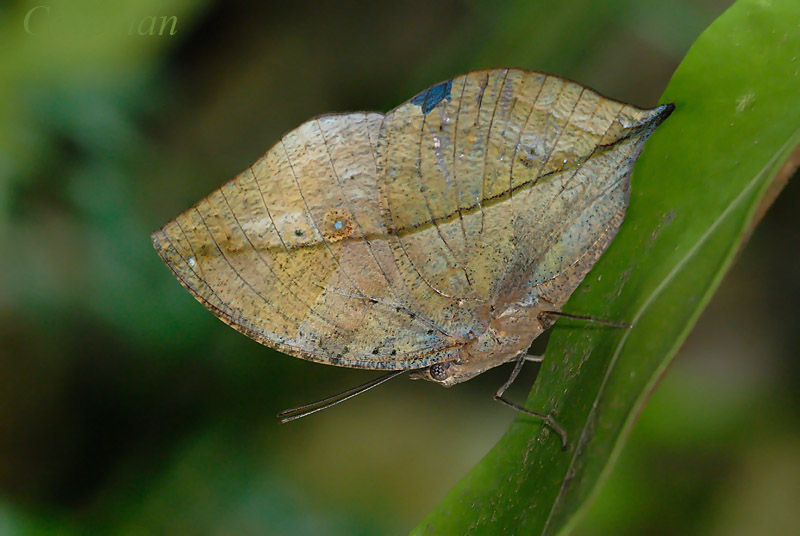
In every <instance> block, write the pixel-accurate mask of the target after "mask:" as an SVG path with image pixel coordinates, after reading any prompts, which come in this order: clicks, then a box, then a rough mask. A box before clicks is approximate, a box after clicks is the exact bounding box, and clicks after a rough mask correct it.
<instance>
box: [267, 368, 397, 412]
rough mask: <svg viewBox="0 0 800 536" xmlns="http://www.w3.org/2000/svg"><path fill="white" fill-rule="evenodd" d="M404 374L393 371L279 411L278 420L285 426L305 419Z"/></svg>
mask: <svg viewBox="0 0 800 536" xmlns="http://www.w3.org/2000/svg"><path fill="white" fill-rule="evenodd" d="M405 372H406V371H405V370H393V371H391V372H389V373H387V374H384V375H383V376H378V377H377V378H375V379H372V380H370V381H368V382H367V383H365V384H362V385H359V386H357V387H353V388H352V389H348V390H347V391H342V392H341V393H337V394H335V395H333V396H329V397H328V398H323V399H322V400H317V401H316V402H312V403H310V404H306V405H304V406H299V407H296V408H292V409H287V410H284V411H281V412H280V413H278V418H279V419H280V420H281V421H280V422H281V424H286V423H287V422H291V421H296V420H297V419H300V418H302V417H306V416H308V415H311V414H312V413H316V412H318V411H322V410H323V409H328V408H330V407H332V406H335V405H336V404H338V403H339V402H344V401H345V400H348V399H350V398H353V397H354V396H356V395H360V394H361V393H364V392H366V391H369V390H370V389H372V388H373V387H377V386H379V385H380V384H382V383H384V382H387V381H389V380H391V379H392V378H394V377H396V376H399V375H401V374H403V373H405Z"/></svg>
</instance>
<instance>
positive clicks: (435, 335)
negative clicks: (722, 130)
mask: <svg viewBox="0 0 800 536" xmlns="http://www.w3.org/2000/svg"><path fill="white" fill-rule="evenodd" d="M657 114H658V110H655V111H642V110H638V109H636V108H633V107H631V106H627V105H624V104H622V103H618V102H615V101H611V100H608V99H605V98H603V97H601V96H600V95H598V94H596V93H594V92H593V91H591V90H588V89H585V88H583V87H581V86H579V85H577V84H574V83H572V82H567V81H565V80H562V79H560V78H557V77H552V76H548V75H543V74H539V73H530V72H525V71H520V70H492V71H479V72H474V73H469V74H467V75H464V76H460V77H457V78H455V79H453V80H451V81H448V82H445V83H442V84H437V85H436V86H433V87H431V88H429V89H428V90H426V91H424V92H422V93H420V94H419V95H417V96H416V97H414V98H412V99H411V100H410V101H408V102H407V103H405V104H403V105H401V106H399V107H398V108H396V109H395V110H393V111H391V112H389V113H387V114H386V115H385V116H384V115H382V114H365V113H359V114H343V115H330V116H324V117H320V118H318V119H315V120H312V121H309V122H307V123H305V124H303V125H301V126H300V127H298V128H297V129H296V130H294V131H292V132H290V133H289V134H287V135H286V136H285V137H284V138H283V139H282V140H281V141H280V142H279V143H278V144H276V145H275V146H274V147H272V148H271V149H270V150H269V151H268V152H267V153H266V155H264V157H262V158H261V159H260V160H259V161H258V162H256V163H255V164H254V165H253V166H251V167H250V168H249V169H247V170H246V171H245V172H243V173H241V174H240V175H239V176H237V177H236V178H235V179H233V180H232V181H230V182H228V183H227V184H225V185H224V186H223V187H222V188H220V189H219V190H217V191H216V192H213V193H212V194H210V195H209V196H208V197H207V198H205V199H203V200H202V201H200V202H199V203H198V204H197V205H195V207H193V208H191V209H189V210H188V211H186V212H185V213H183V214H181V215H180V216H178V217H177V218H176V219H175V220H173V221H171V222H169V223H168V224H167V225H166V226H164V228H162V229H161V230H159V231H156V233H154V234H153V243H154V244H155V247H156V249H157V250H158V252H159V254H160V255H161V256H162V257H163V258H164V260H165V262H166V263H167V264H168V265H169V266H170V268H171V269H172V270H173V272H175V274H176V275H177V276H178V278H179V279H180V280H181V281H182V282H183V284H184V285H185V286H186V287H187V288H189V290H191V291H192V293H193V294H194V295H195V296H196V297H197V298H198V299H199V300H200V301H202V302H203V303H204V304H206V305H207V306H208V307H209V308H210V309H211V310H212V311H214V313H215V314H217V315H218V316H219V317H220V318H221V319H223V320H224V321H225V322H227V323H228V324H230V325H232V326H233V327H235V328H237V329H239V330H240V331H243V332H245V333H246V334H248V335H249V336H251V337H253V338H254V339H256V340H258V341H259V342H262V343H264V344H267V345H269V346H273V347H275V348H278V349H280V350H281V351H284V352H286V353H290V354H293V355H296V356H299V357H303V358H306V359H311V360H314V361H320V362H325V363H332V364H338V365H344V366H352V367H363V368H375V369H406V368H420V367H424V366H427V365H429V364H431V363H434V362H439V361H444V360H449V359H453V358H455V357H456V355H457V352H458V349H459V348H460V347H461V346H463V344H465V343H466V342H467V341H468V340H470V339H471V338H473V337H475V336H478V335H480V334H481V333H482V332H483V331H484V330H485V327H486V325H487V324H488V322H489V320H490V316H491V308H492V307H493V306H494V305H496V304H497V303H498V302H501V301H503V300H508V299H516V296H517V295H519V294H520V293H523V294H524V293H525V292H534V293H535V292H540V291H542V289H539V290H532V289H537V288H538V287H537V285H541V284H544V283H545V282H548V281H550V282H552V281H553V280H554V278H557V276H558V275H559V274H565V273H568V275H569V278H568V279H569V280H570V281H573V280H574V279H576V273H577V272H576V268H575V267H576V266H579V267H580V270H578V271H581V274H583V273H585V271H586V270H588V268H590V267H591V265H592V264H593V263H594V261H595V260H596V258H597V257H598V256H599V254H600V253H602V251H603V250H604V249H605V247H606V246H607V243H608V242H609V241H610V239H611V237H613V234H614V233H615V232H616V229H617V227H618V226H619V222H620V221H621V219H622V213H623V211H624V206H625V203H626V201H627V188H628V182H627V181H628V178H629V175H630V169H631V167H632V164H633V160H634V159H635V156H636V154H637V152H638V150H639V149H640V148H641V144H642V143H643V141H644V139H645V138H646V136H647V134H649V132H650V131H652V128H654V126H655V125H656V124H657V122H656V121H655V119H654V118H656V117H657ZM598 251H599V252H598ZM587 255H588V256H589V257H591V258H588V257H587ZM580 277H581V278H582V275H580ZM577 280H578V281H579V280H580V279H577ZM575 284H577V283H575ZM570 285H571V283H570ZM570 285H568V286H570ZM554 288H555V287H553V285H552V283H551V284H550V287H548V289H547V290H548V292H550V293H553V292H554V290H553V289H554ZM570 288H574V285H571V286H570ZM569 292H571V290H569ZM562 294H563V292H562ZM566 296H567V297H568V293H566ZM564 300H566V297H564Z"/></svg>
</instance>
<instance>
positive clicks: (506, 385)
mask: <svg viewBox="0 0 800 536" xmlns="http://www.w3.org/2000/svg"><path fill="white" fill-rule="evenodd" d="M530 357H539V356H530ZM527 358H528V355H527V354H526V353H521V354H520V355H519V356H517V358H516V359H517V362H516V364H515V365H514V370H512V371H511V376H509V377H508V380H506V382H505V383H504V384H503V385H501V386H500V389H498V390H497V392H496V393H495V394H494V399H495V400H497V401H498V402H501V403H503V404H505V405H506V406H508V407H510V408H513V409H515V410H517V411H521V412H522V413H525V414H527V415H531V416H533V417H536V418H537V419H541V420H542V421H544V423H545V424H546V425H547V426H549V427H550V428H551V429H552V430H553V431H554V432H555V433H557V434H558V435H559V437H560V438H561V450H567V433H566V432H565V431H564V429H563V428H561V426H559V425H558V423H557V422H556V421H555V420H554V419H553V418H552V417H551V416H550V415H545V414H544V413H537V412H535V411H531V410H529V409H527V408H525V407H523V406H521V405H519V404H517V403H516V402H512V401H511V400H509V399H507V398H506V397H505V396H503V395H504V394H505V392H506V391H507V390H508V388H509V387H511V384H512V383H514V380H516V379H517V376H519V373H520V371H521V370H522V366H523V365H524V364H525V361H527V360H528V359H527Z"/></svg>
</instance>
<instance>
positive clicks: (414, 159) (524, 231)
mask: <svg viewBox="0 0 800 536" xmlns="http://www.w3.org/2000/svg"><path fill="white" fill-rule="evenodd" d="M662 108H663V107H662ZM662 108H658V109H655V110H640V109H638V108H635V107H632V106H629V105H625V104H623V103H620V102H617V101H613V100H610V99H607V98H605V97H602V96H601V95H599V94H597V93H596V92H594V91H592V90H590V89H587V88H584V87H582V86H580V85H578V84H576V83H573V82H569V81H567V80H564V79H561V78H558V77H555V76H549V75H545V74H541V73H533V72H527V71H522V70H517V69H496V70H489V71H476V72H472V73H469V74H466V75H463V76H459V77H456V78H455V79H453V80H451V81H448V82H445V83H443V84H439V85H437V86H434V87H433V88H431V89H429V90H426V91H425V92H423V93H421V94H419V95H418V96H417V97H415V98H414V99H411V100H410V101H409V102H408V103H406V104H404V105H402V106H400V107H398V108H397V109H395V110H394V111H392V112H389V113H388V114H387V115H386V118H385V120H384V122H383V126H382V128H381V131H380V134H381V135H380V138H379V151H378V152H379V154H380V163H379V175H380V176H383V178H384V180H382V181H381V189H382V194H383V197H384V200H385V203H386V215H387V216H386V218H387V220H388V222H389V223H388V225H389V227H390V228H391V229H392V234H393V235H394V236H395V240H394V241H393V246H394V248H393V251H394V253H395V256H396V259H397V263H398V264H399V265H401V266H404V268H405V269H404V270H403V271H402V273H403V274H404V277H405V278H406V285H407V286H408V287H410V288H416V289H419V292H420V294H423V293H424V294H425V297H424V298H422V297H421V298H418V299H417V302H418V303H420V304H421V307H422V310H423V311H424V313H425V315H426V316H427V317H429V318H431V319H433V320H434V321H436V322H439V323H441V324H442V325H446V326H447V328H448V330H449V331H450V332H451V333H455V334H458V335H459V336H462V337H465V336H468V335H469V333H470V332H472V333H475V334H480V333H481V332H482V329H483V328H484V327H485V326H486V325H487V322H488V319H487V311H486V309H487V308H486V307H485V304H490V306H491V307H494V308H495V309H497V308H498V307H500V306H501V305H502V303H503V302H510V301H526V302H530V300H531V299H533V298H534V297H536V296H537V295H540V297H542V298H544V299H547V300H548V301H550V302H551V304H552V306H553V307H560V306H561V305H563V303H564V302H565V301H566V299H567V298H568V297H569V294H570V293H571V292H572V291H573V290H574V288H575V286H576V285H577V283H579V282H580V280H581V279H582V278H583V276H584V275H585V273H586V272H587V271H588V269H590V268H591V266H592V265H593V264H594V262H595V261H596V260H597V258H599V256H600V254H601V253H602V252H603V251H604V250H605V248H606V247H607V246H608V243H609V242H610V240H611V239H612V238H613V236H614V234H615V233H616V231H617V229H618V228H619V224H620V223H621V221H622V217H623V215H624V210H625V206H626V205H627V199H628V189H629V181H630V173H631V169H632V166H633V162H634V160H635V158H636V156H637V155H638V152H639V151H640V150H641V147H642V145H643V143H644V141H645V139H646V138H647V136H648V135H649V134H650V132H652V130H653V129H654V128H655V126H657V124H658V123H660V120H662V119H663V117H662V115H663V114H664V110H663V109H662ZM667 115H668V112H667ZM408 140H413V141H414V143H412V144H410V143H409V141H408ZM560 276H561V280H559V279H558V278H559V277H560ZM545 284H547V292H546V296H545V295H544V294H545V287H544V286H543V285H545ZM453 298H455V300H454V299H453Z"/></svg>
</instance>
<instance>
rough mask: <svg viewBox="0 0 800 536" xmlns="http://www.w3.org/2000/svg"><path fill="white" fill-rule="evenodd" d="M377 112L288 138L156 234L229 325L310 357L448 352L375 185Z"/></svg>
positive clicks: (448, 342) (411, 361)
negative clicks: (418, 303)
mask: <svg viewBox="0 0 800 536" xmlns="http://www.w3.org/2000/svg"><path fill="white" fill-rule="evenodd" d="M382 118H383V116H382V115H381V114H364V113H361V114H343V115H329V116H324V117H320V118H318V119H314V120H312V121H309V122H307V123H305V124H303V125H302V126H300V127H299V128H297V129H296V130H294V131H292V132H290V133H289V134H287V135H286V136H284V138H283V139H282V140H281V141H280V142H279V143H278V144H276V145H275V146H274V147H272V148H271V149H270V150H269V151H268V152H267V154H266V155H264V157H262V158H261V159H260V160H259V161H258V162H256V163H255V164H254V165H253V166H252V167H250V168H249V169H247V170H245V171H244V172H243V173H241V174H240V175H238V176H237V177H236V178H234V179H233V180H231V181H230V182H228V183H227V184H225V185H224V186H223V187H222V188H220V189H219V190H217V191H215V192H213V193H212V194H210V195H209V196H208V197H206V198H205V199H203V200H201V201H200V202H199V203H197V205H195V206H194V207H192V208H191V209H189V210H187V211H186V212H184V213H183V214H181V215H180V216H178V217H177V218H176V219H175V220H173V221H171V222H169V223H168V224H167V225H166V226H164V227H163V228H162V229H161V230H159V231H157V232H156V233H154V234H153V242H154V244H155V247H156V249H157V250H158V252H159V253H160V254H161V256H162V257H163V259H164V260H165V262H166V263H167V264H168V265H169V267H170V268H171V269H172V271H173V272H175V274H176V275H177V276H178V278H179V279H180V280H181V281H182V282H183V284H184V285H185V286H186V287H187V288H188V289H189V290H190V291H191V292H192V293H193V294H194V295H195V296H196V297H197V298H198V299H199V300H201V301H202V302H204V303H205V304H206V305H207V306H208V307H209V308H210V309H211V310H212V311H214V313H216V314H217V315H218V316H219V317H220V318H221V319H222V320H224V321H225V322H227V323H228V324H230V325H232V326H233V327H235V328H237V329H239V330H240V331H243V332H245V333H246V334H247V335H249V336H251V337H252V338H254V339H256V340H258V341H260V342H262V343H264V344H267V345H269V346H273V347H276V348H278V349H280V350H281V351H283V352H286V353H289V354H293V355H296V356H299V357H304V358H307V359H311V360H315V361H321V362H326V363H333V364H342V365H346V366H353V367H365V368H376V369H402V368H413V367H417V366H425V365H426V364H427V363H428V362H433V361H441V360H443V359H449V358H451V357H452V356H453V353H454V351H455V348H454V346H453V340H452V339H451V338H450V337H447V336H446V335H445V334H444V333H443V332H442V331H441V329H439V328H438V327H437V326H436V325H434V324H433V323H432V322H430V321H429V320H427V319H425V318H424V317H423V316H422V315H420V314H418V313H417V312H415V310H414V309H413V308H411V307H410V306H409V303H412V302H413V301H412V300H411V299H410V298H411V297H410V296H409V294H408V292H407V291H406V290H405V289H404V286H403V284H402V278H401V277H400V275H399V274H398V272H397V266H396V264H395V262H394V258H393V254H392V251H391V249H390V248H389V246H388V241H387V236H386V232H385V227H384V225H383V224H382V221H381V218H382V211H381V210H380V205H379V191H378V185H377V181H376V162H377V155H376V152H375V147H376V142H377V137H378V131H379V129H380V124H381V121H382Z"/></svg>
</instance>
